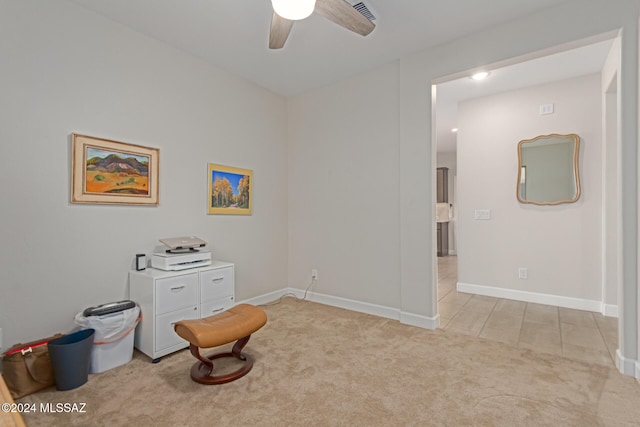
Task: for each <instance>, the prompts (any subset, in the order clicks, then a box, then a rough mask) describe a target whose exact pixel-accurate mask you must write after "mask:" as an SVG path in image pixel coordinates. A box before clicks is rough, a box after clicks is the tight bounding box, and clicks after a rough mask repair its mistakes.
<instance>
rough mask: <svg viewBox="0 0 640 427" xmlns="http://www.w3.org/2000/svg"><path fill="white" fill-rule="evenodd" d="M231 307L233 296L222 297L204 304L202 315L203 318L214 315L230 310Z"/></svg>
mask: <svg viewBox="0 0 640 427" xmlns="http://www.w3.org/2000/svg"><path fill="white" fill-rule="evenodd" d="M231 307H233V297H232V296H227V297H224V298H220V299H217V300H215V301H211V302H207V303H205V304H202V309H201V311H200V316H202V318H205V317H209V316H213V315H215V314H218V313H222V312H223V311H225V310H228V309H230V308H231Z"/></svg>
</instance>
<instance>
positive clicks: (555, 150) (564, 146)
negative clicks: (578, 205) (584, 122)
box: [517, 134, 580, 205]
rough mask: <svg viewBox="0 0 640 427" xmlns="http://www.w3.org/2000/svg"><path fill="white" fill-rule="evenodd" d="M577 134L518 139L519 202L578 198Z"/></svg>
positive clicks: (564, 200)
mask: <svg viewBox="0 0 640 427" xmlns="http://www.w3.org/2000/svg"><path fill="white" fill-rule="evenodd" d="M579 152H580V137H579V136H578V135H576V134H569V135H559V134H552V135H541V136H538V137H536V138H533V139H526V140H523V141H520V142H519V143H518V185H517V194H518V201H519V202H520V203H531V204H534V205H559V204H561V203H573V202H576V201H577V200H578V199H579V198H580V171H579V162H578V155H579Z"/></svg>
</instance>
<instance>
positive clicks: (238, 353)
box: [231, 335, 251, 360]
mask: <svg viewBox="0 0 640 427" xmlns="http://www.w3.org/2000/svg"><path fill="white" fill-rule="evenodd" d="M249 338H251V335H247V336H246V337H244V338H240V339H239V340H238V341H236V343H235V344H234V345H233V348H232V349H231V354H233V355H234V356H235V357H237V358H238V359H240V360H246V357H244V355H243V354H242V350H243V349H244V347H245V346H246V345H247V343H248V342H249Z"/></svg>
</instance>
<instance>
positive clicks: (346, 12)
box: [314, 0, 376, 36]
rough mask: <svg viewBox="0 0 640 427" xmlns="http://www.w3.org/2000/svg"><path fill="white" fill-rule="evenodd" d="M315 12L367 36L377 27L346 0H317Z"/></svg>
mask: <svg viewBox="0 0 640 427" xmlns="http://www.w3.org/2000/svg"><path fill="white" fill-rule="evenodd" d="M314 12H317V13H318V14H320V15H322V16H324V17H325V18H327V19H328V20H329V21H331V22H334V23H336V24H338V25H340V26H341V27H344V28H346V29H347V30H349V31H353V32H354V33H358V34H360V35H362V36H366V35H367V34H369V33H370V32H371V31H373V29H374V28H375V27H376V26H375V24H374V23H373V22H371V21H369V20H368V19H367V18H365V17H364V16H362V14H360V12H358V11H357V10H355V9H354V8H353V6H351V5H350V4H349V3H348V2H346V1H345V0H316V8H315V10H314Z"/></svg>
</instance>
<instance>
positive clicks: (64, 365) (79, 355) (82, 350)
mask: <svg viewBox="0 0 640 427" xmlns="http://www.w3.org/2000/svg"><path fill="white" fill-rule="evenodd" d="M95 332H96V331H95V330H94V329H84V330H82V331H78V332H74V333H72V334H69V335H65V336H64V337H62V338H58V339H55V340H53V341H49V344H48V345H49V356H50V358H51V365H53V374H54V376H55V378H56V388H57V389H58V390H61V391H63V390H71V389H74V388H78V387H80V386H81V385H83V384H84V383H86V382H87V380H88V378H89V361H90V360H91V349H92V347H93V336H94V334H95Z"/></svg>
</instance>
